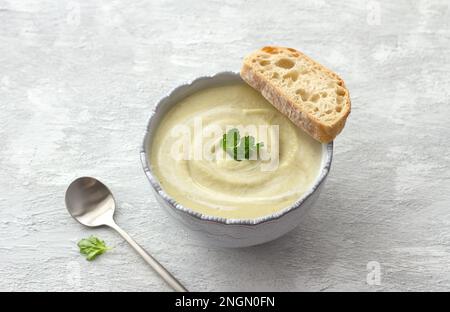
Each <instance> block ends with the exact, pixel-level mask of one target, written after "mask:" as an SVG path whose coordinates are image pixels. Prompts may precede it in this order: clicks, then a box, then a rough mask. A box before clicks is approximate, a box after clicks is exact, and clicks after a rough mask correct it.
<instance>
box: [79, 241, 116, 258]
mask: <svg viewBox="0 0 450 312" xmlns="http://www.w3.org/2000/svg"><path fill="white" fill-rule="evenodd" d="M78 247H80V253H81V254H82V255H85V256H86V259H87V260H88V261H91V260H94V259H95V258H96V257H97V256H100V255H101V254H102V253H104V252H106V251H108V250H111V249H112V248H110V247H107V246H106V244H105V242H104V241H102V240H100V239H98V238H97V237H95V236H90V237H89V238H83V239H82V240H80V241H79V242H78Z"/></svg>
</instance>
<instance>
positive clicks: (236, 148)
mask: <svg viewBox="0 0 450 312" xmlns="http://www.w3.org/2000/svg"><path fill="white" fill-rule="evenodd" d="M255 142H256V140H255V138H254V137H253V136H251V135H247V136H244V137H242V138H241V135H240V133H239V130H238V129H236V128H233V129H231V130H229V131H228V132H227V133H225V134H224V135H223V137H222V148H223V150H224V151H226V152H227V153H228V154H229V155H230V156H231V157H233V159H234V160H236V161H241V160H243V159H250V156H251V154H252V153H255V152H256V153H257V157H258V156H259V151H260V149H261V148H262V147H263V146H264V143H263V142H259V143H256V144H255Z"/></svg>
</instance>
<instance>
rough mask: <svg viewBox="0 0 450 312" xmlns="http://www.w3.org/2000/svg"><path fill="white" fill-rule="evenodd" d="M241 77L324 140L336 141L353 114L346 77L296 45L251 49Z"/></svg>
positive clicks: (321, 140)
mask: <svg viewBox="0 0 450 312" xmlns="http://www.w3.org/2000/svg"><path fill="white" fill-rule="evenodd" d="M241 77H242V79H244V80H245V81H246V82H247V83H248V84H249V85H250V86H252V87H253V88H255V89H256V90H258V91H259V92H261V94H262V95H263V96H264V97H265V98H266V99H267V100H268V101H269V102H270V103H272V105H273V106H275V107H276V108H277V109H278V110H279V111H280V112H281V113H283V114H285V115H286V116H288V117H289V119H290V120H292V122H293V123H294V124H296V125H297V126H298V127H300V128H302V129H303V130H305V131H306V132H307V133H309V134H310V135H311V136H312V137H313V138H315V139H316V140H318V141H320V142H324V143H326V142H330V141H332V140H333V139H334V138H335V137H336V136H337V135H338V134H339V133H340V132H341V130H342V129H343V128H344V125H345V121H346V119H347V116H348V115H349V114H350V107H351V104H350V95H349V92H348V90H347V88H346V87H345V84H344V81H343V80H342V79H341V78H340V77H339V76H338V75H337V74H335V73H334V72H332V71H331V70H329V69H327V68H325V67H324V66H322V65H320V64H319V63H317V62H315V61H313V60H312V59H310V58H309V57H307V56H306V55H304V54H303V53H301V52H299V51H297V50H295V49H291V48H284V47H275V46H267V47H264V48H262V49H260V50H258V51H256V52H253V53H251V54H250V55H248V56H247V57H245V59H244V64H243V66H242V69H241Z"/></svg>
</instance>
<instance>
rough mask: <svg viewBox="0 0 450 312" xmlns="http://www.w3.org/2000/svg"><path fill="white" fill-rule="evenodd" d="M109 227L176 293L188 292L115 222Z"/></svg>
mask: <svg viewBox="0 0 450 312" xmlns="http://www.w3.org/2000/svg"><path fill="white" fill-rule="evenodd" d="M108 226H110V227H111V228H113V229H114V230H116V231H117V232H118V233H119V234H120V235H122V237H123V238H124V239H125V240H126V241H127V242H128V243H129V244H130V245H131V247H133V248H134V250H136V251H137V252H138V254H140V255H141V257H142V258H144V260H145V261H147V263H148V264H150V266H151V267H152V268H153V270H155V271H156V273H158V274H159V275H160V276H161V277H162V278H163V279H164V281H166V283H167V284H169V285H170V286H171V287H172V288H173V289H174V290H175V291H180V292H186V291H188V290H187V289H186V288H184V286H183V285H181V283H180V282H179V281H178V280H177V279H176V278H175V277H174V276H173V275H172V274H170V272H169V271H167V270H166V269H165V268H164V267H163V266H162V265H161V264H160V263H159V262H158V261H157V260H156V259H155V258H153V257H152V256H150V255H149V254H148V253H147V252H146V251H145V249H144V248H142V247H141V246H140V245H139V244H138V243H136V242H135V241H134V240H133V239H132V238H131V236H130V235H128V234H127V232H125V231H124V230H122V229H121V228H120V227H119V226H118V225H117V224H116V223H115V222H112V223H109V224H108Z"/></svg>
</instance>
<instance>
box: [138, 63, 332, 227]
mask: <svg viewBox="0 0 450 312" xmlns="http://www.w3.org/2000/svg"><path fill="white" fill-rule="evenodd" d="M223 75H237V76H239V77H240V75H239V72H234V71H221V72H218V73H215V74H212V75H205V76H200V77H198V78H195V79H193V80H190V81H188V82H186V83H183V84H181V85H179V86H177V87H175V88H173V89H172V90H171V91H169V92H168V93H167V94H166V95H165V96H163V97H162V98H160V99H159V100H158V102H157V103H156V105H155V107H154V108H153V110H152V111H151V113H150V117H149V118H148V122H147V128H146V131H145V135H144V140H143V142H142V145H141V150H140V158H141V163H142V168H143V169H144V173H145V175H146V176H147V179H148V180H149V182H150V185H151V186H152V187H153V189H154V190H155V192H156V193H157V194H158V195H159V196H161V197H162V198H163V199H164V201H165V202H166V203H167V204H169V206H170V207H171V208H172V209H175V210H176V211H178V212H181V213H184V214H187V215H188V216H191V217H193V218H194V219H197V220H200V221H209V222H213V223H219V224H224V225H257V224H261V223H266V222H270V221H273V220H277V219H280V218H281V217H283V216H285V215H288V214H290V213H291V212H293V211H294V210H296V209H298V208H299V207H301V206H302V204H303V203H304V202H305V201H306V200H307V199H308V198H309V197H311V196H312V195H313V194H314V192H315V191H316V190H317V189H318V188H319V186H320V185H321V184H322V183H323V182H324V181H325V178H326V177H327V176H328V173H329V172H330V167H331V162H332V160H333V141H331V142H329V143H321V144H322V152H321V155H322V162H321V170H320V174H319V175H318V178H317V179H316V181H315V183H314V184H313V185H312V186H311V187H310V188H309V190H308V191H307V192H305V193H304V194H303V195H302V196H301V197H300V198H299V199H298V200H296V201H295V202H294V203H293V204H292V205H290V206H288V207H285V208H282V209H280V210H278V211H276V212H274V213H272V214H270V215H266V216H262V217H258V218H254V219H234V218H225V217H217V216H211V215H206V214H203V213H200V212H197V211H194V210H192V209H190V208H188V207H184V206H183V205H181V204H180V203H178V202H177V201H176V200H174V199H173V198H172V197H170V196H169V195H168V194H167V193H166V192H165V191H164V189H163V188H162V187H161V185H160V183H159V182H158V179H157V178H156V177H155V176H154V175H153V172H152V170H151V167H150V164H149V161H148V160H149V158H148V155H147V151H146V143H147V140H148V137H149V136H150V135H151V131H149V128H150V125H151V124H152V123H153V122H154V121H155V116H156V113H157V112H158V110H159V109H160V108H161V107H162V105H163V103H165V102H166V100H167V99H169V98H170V97H172V96H173V94H174V93H175V92H176V91H177V90H179V89H181V88H186V87H190V86H192V85H193V84H195V83H197V82H198V81H200V80H210V79H215V78H217V77H218V76H223ZM324 149H325V152H324ZM324 153H325V155H324ZM324 157H325V159H323V158H324Z"/></svg>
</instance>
